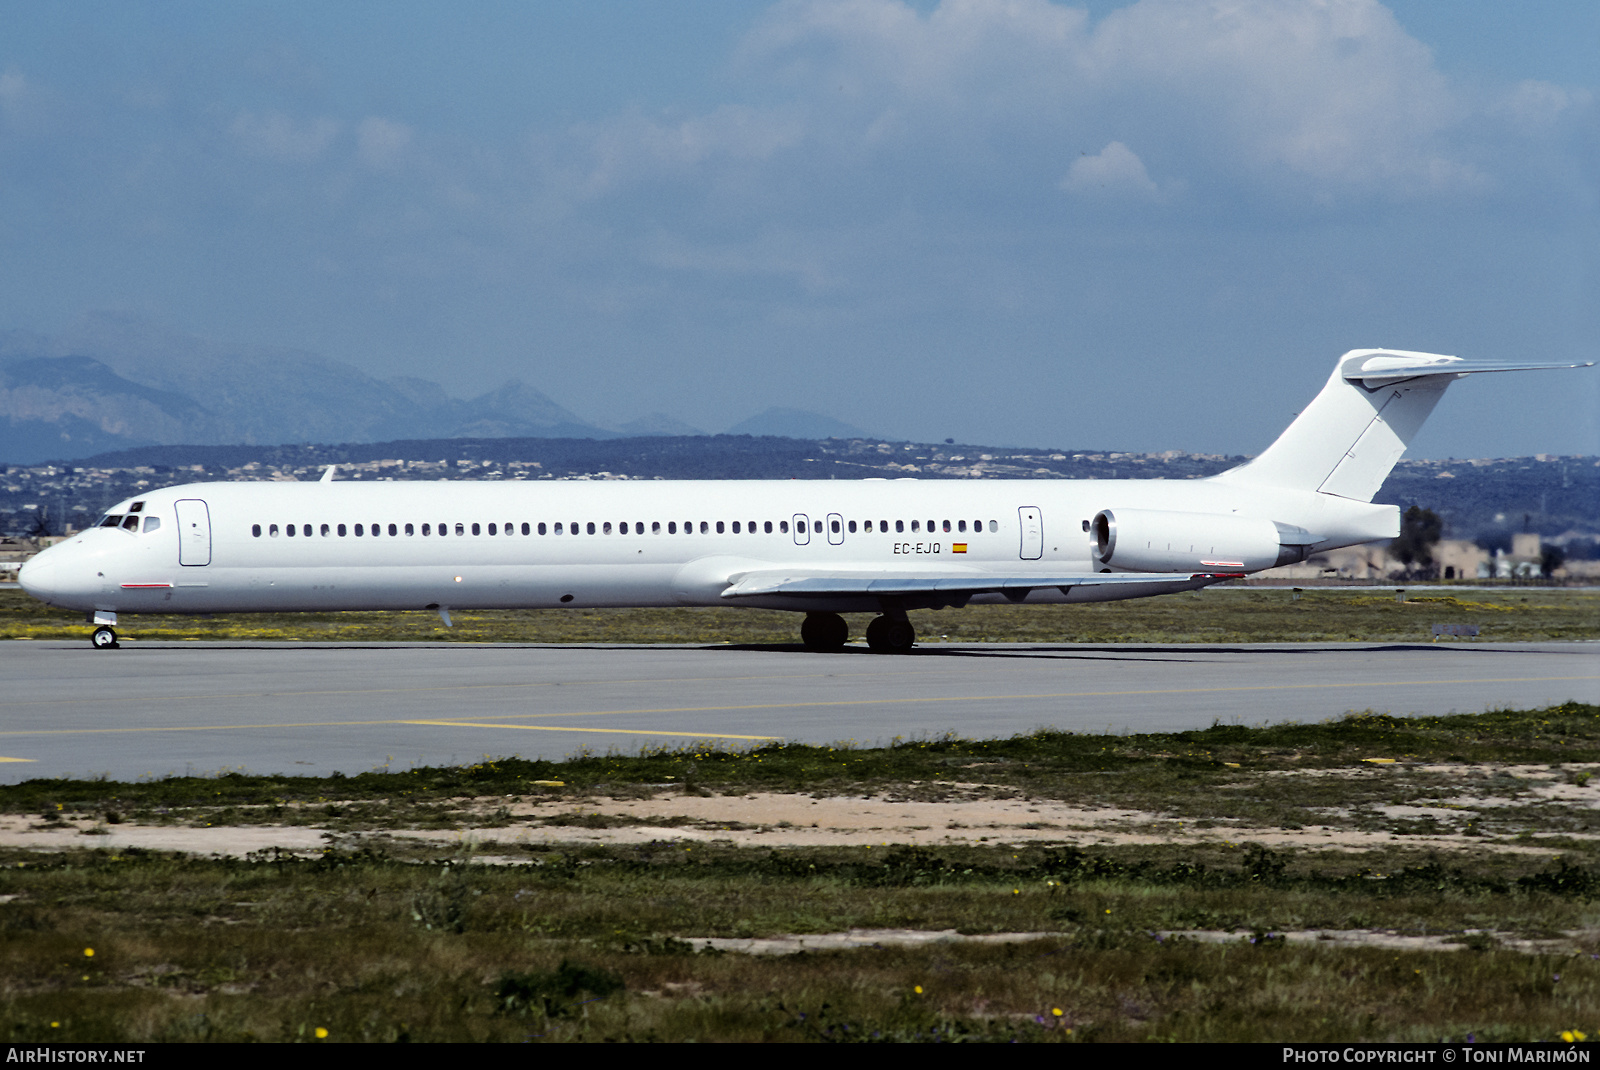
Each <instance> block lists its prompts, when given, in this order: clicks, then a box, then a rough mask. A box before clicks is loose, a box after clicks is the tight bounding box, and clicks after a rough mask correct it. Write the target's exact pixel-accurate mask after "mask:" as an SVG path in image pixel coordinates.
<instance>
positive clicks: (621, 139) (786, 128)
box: [582, 104, 803, 191]
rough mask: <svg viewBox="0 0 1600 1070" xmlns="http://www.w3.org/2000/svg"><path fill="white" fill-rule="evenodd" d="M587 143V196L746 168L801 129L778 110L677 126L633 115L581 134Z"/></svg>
mask: <svg viewBox="0 0 1600 1070" xmlns="http://www.w3.org/2000/svg"><path fill="white" fill-rule="evenodd" d="M582 133H586V134H587V135H588V137H589V143H590V148H591V151H592V153H593V157H594V159H593V164H592V166H591V167H590V169H589V174H588V183H587V184H588V186H589V188H590V190H591V191H603V190H607V189H611V188H613V187H616V186H619V185H624V184H627V183H629V182H632V181H635V180H639V179H643V178H654V177H662V176H672V177H678V176H684V175H688V174H691V173H693V172H694V171H695V170H696V169H698V168H701V167H703V166H705V165H718V166H728V165H734V166H749V165H752V164H761V163H764V162H766V161H769V160H771V159H772V158H773V157H774V156H776V155H778V154H779V153H781V152H783V151H785V150H787V149H790V148H793V147H794V146H796V145H798V144H799V143H800V141H801V139H802V136H803V126H802V124H801V123H800V121H799V120H798V118H797V117H796V116H794V115H791V114H786V113H785V112H783V111H781V110H774V109H757V108H751V107H747V106H744V105H734V104H726V105H723V106H721V107H719V108H717V109H716V110H715V111H712V112H710V113H708V114H706V115H701V116H695V117H692V118H688V119H682V120H677V121H670V122H668V121H659V120H652V119H648V118H646V117H644V116H642V115H639V114H637V113H634V114H630V115H626V116H623V117H620V118H618V119H616V120H614V121H612V122H609V123H606V124H603V125H600V126H597V127H594V128H590V129H589V130H586V131H582Z"/></svg>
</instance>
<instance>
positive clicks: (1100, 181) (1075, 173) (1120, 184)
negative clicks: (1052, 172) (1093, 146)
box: [1061, 141, 1161, 199]
mask: <svg viewBox="0 0 1600 1070" xmlns="http://www.w3.org/2000/svg"><path fill="white" fill-rule="evenodd" d="M1061 188H1062V189H1064V190H1066V191H1067V192H1068V193H1090V194H1111V195H1118V194H1123V195H1128V194H1131V195H1135V196H1139V197H1146V198H1151V199H1156V198H1159V197H1160V196H1161V191H1160V190H1159V189H1157V188H1156V184H1155V183H1154V182H1152V181H1151V180H1150V172H1148V171H1146V170H1145V166H1144V161H1143V160H1141V159H1139V157H1138V155H1137V154H1136V153H1135V152H1134V151H1133V150H1132V149H1130V148H1128V146H1126V145H1124V144H1123V143H1122V142H1120V141H1113V142H1111V144H1109V145H1107V146H1106V147H1105V148H1103V149H1101V150H1100V152H1099V153H1098V154H1097V155H1094V156H1089V155H1084V156H1080V157H1078V159H1076V160H1074V161H1073V163H1072V166H1071V167H1070V168H1068V169H1067V177H1066V178H1063V179H1062V180H1061Z"/></svg>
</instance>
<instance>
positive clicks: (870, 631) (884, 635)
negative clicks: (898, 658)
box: [867, 617, 917, 654]
mask: <svg viewBox="0 0 1600 1070" xmlns="http://www.w3.org/2000/svg"><path fill="white" fill-rule="evenodd" d="M916 641H917V630H916V629H915V628H913V627H912V626H911V622H910V621H908V620H895V619H894V618H893V617H873V618H872V623H871V624H869V625H867V646H869V647H871V648H872V649H873V650H875V651H877V652H878V653H880V654H904V653H905V652H906V651H908V650H910V649H911V648H912V646H913V645H915V644H916Z"/></svg>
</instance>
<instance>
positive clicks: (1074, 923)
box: [0, 844, 1600, 1043]
mask: <svg viewBox="0 0 1600 1070" xmlns="http://www.w3.org/2000/svg"><path fill="white" fill-rule="evenodd" d="M874 856H877V857H874ZM0 865H3V868H0V894H3V895H4V896H6V897H7V899H6V901H5V902H3V903H0V932H3V933H4V940H3V941H0V978H3V980H0V1007H3V1008H4V1011H3V1013H4V1018H3V1021H4V1023H5V1025H4V1028H5V1030H6V1039H7V1040H9V1041H12V1042H35V1041H46V1040H48V1041H67V1042H84V1041H100V1042H124V1043H126V1042H140V1041H184V1040H224V1041H240V1040H263V1041H312V1042H314V1041H315V1040H317V1039H319V1036H318V1031H319V1030H322V1031H325V1032H326V1037H325V1039H328V1040H332V1041H360V1040H366V1041H395V1040H413V1041H475V1042H476V1041H516V1040H555V1041H562V1040H597V1041H599V1040H605V1041H622V1040H633V1041H644V1040H656V1041H683V1040H733V1041H739V1040H744V1041H771V1040H778V1041H834V1042H840V1041H885V1040H896V1041H917V1040H923V1041H932V1040H955V1039H959V1040H990V1041H1007V1040H1036V1041H1067V1042H1071V1041H1089V1040H1107V1041H1115V1040H1218V1041H1265V1040H1277V1041H1334V1040H1338V1041H1353V1040H1397V1041H1413V1042H1419V1041H1420V1042H1426V1041H1438V1040H1440V1039H1454V1040H1463V1039H1465V1038H1466V1036H1467V1035H1468V1034H1474V1035H1475V1036H1476V1037H1477V1039H1479V1040H1554V1039H1555V1038H1556V1037H1557V1036H1558V1035H1559V1033H1560V1032H1561V1031H1562V1030H1564V1029H1572V1028H1579V1029H1583V1030H1585V1031H1586V1032H1590V1033H1591V1034H1592V1033H1593V1031H1594V1029H1595V1027H1596V1025H1597V1024H1600V1023H1596V1022H1595V1020H1594V1019H1595V1017H1596V1008H1597V1007H1600V962H1597V960H1596V958H1595V955H1594V952H1595V950H1596V949H1595V948H1594V947H1592V946H1589V945H1588V944H1583V945H1581V946H1579V947H1577V948H1576V949H1574V950H1572V951H1569V952H1565V953H1560V954H1533V955H1529V954H1521V953H1517V952H1514V951H1510V950H1506V949H1504V948H1503V947H1502V946H1501V942H1500V940H1499V939H1498V938H1497V937H1494V936H1483V935H1482V934H1480V933H1477V932H1476V930H1479V929H1481V928H1483V927H1484V925H1485V921H1486V919H1493V920H1495V921H1496V922H1498V924H1499V929H1501V930H1503V929H1504V928H1505V927H1506V926H1508V925H1509V926H1511V927H1513V928H1514V929H1516V930H1517V931H1523V932H1536V933H1550V932H1558V931H1567V930H1571V929H1574V928H1582V927H1584V926H1586V925H1587V926H1590V927H1592V924H1593V919H1594V915H1593V910H1594V907H1593V901H1592V899H1593V894H1594V892H1595V889H1596V874H1595V873H1594V872H1592V871H1590V870H1581V871H1580V870H1574V869H1572V868H1571V867H1566V868H1563V867H1562V866H1561V865H1560V864H1551V863H1549V862H1548V861H1543V860H1541V861H1538V862H1530V863H1525V864H1523V865H1522V866H1521V867H1520V870H1519V869H1518V868H1517V867H1516V866H1515V865H1514V864H1511V863H1501V864H1500V867H1499V869H1496V868H1495V867H1490V868H1489V870H1488V871H1486V870H1485V869H1484V868H1483V867H1480V866H1478V865H1475V864H1474V865H1471V866H1450V865H1443V864H1440V863H1438V862H1431V863H1430V862H1425V861H1424V862H1419V863H1418V864H1415V865H1411V866H1409V867H1406V868H1401V869H1397V870H1393V871H1390V872H1388V873H1384V874H1378V873H1375V872H1373V871H1372V870H1370V869H1360V868H1357V867H1356V866H1355V865H1353V864H1352V863H1351V862H1350V860H1348V859H1342V858H1337V857H1326V856H1301V855H1295V854H1274V853H1272V852H1268V851H1265V850H1264V849H1260V848H1253V849H1252V848H1242V849H1239V850H1236V851H1233V852H1231V857H1217V858H1196V857H1192V856H1186V855H1184V854H1183V853H1182V852H1174V851H1172V850H1166V851H1147V852H1121V853H1112V854H1103V855H1089V854H1084V853H1081V852H1076V851H1071V850H1058V849H1048V848H1032V849H1025V850H1013V849H1009V848H985V849H977V848H970V849H960V850H952V851H927V850H921V851H918V850H899V851H876V852H873V851H866V850H862V849H850V850H846V849H833V850H812V851H751V850H744V851H739V850H733V849H720V850H719V849H717V848H709V849H703V850H695V851H693V852H686V851H684V850H683V849H682V848H681V847H679V846H676V845H667V844H654V845H644V846H639V847H630V848H587V849H583V850H579V851H569V852H563V851H550V850H541V851H534V852H530V853H529V857H528V861H527V863H526V864H524V865H514V866H480V865H472V864H470V863H468V862H464V861H463V860H462V859H460V858H448V857H447V858H434V859H424V860H417V861H402V860H399V859H394V858H389V857H385V856H383V855H381V854H378V853H374V852H371V851H358V852H353V853H341V852H336V851H330V852H328V853H326V854H325V855H324V856H323V857H321V858H317V859H312V860H295V859H289V858H287V857H283V856H279V857H276V858H270V859H269V858H257V859H254V860H249V861H240V860H217V859H211V860H204V859H194V858H182V857H176V856H170V855H164V854H158V853H146V852H122V853H111V852H104V851H83V852H73V853H70V854H63V855H56V856H48V857H41V856H38V855H23V854H21V853H17V852H11V853H8V854H5V855H4V856H3V858H0ZM851 927H866V928H884V927H912V928H922V929H935V930H937V929H946V928H956V929H960V930H962V931H965V932H970V933H988V932H1024V933H1034V934H1038V935H1037V937H1036V938H1035V939H1032V940H1030V941H1028V942H1024V943H1013V944H1001V945H992V944H990V945H986V944H975V943H947V944H940V945H935V946H930V947H922V948H914V949H912V948H898V947H893V946H885V947H878V948H861V949H857V950H851V951H841V952H822V953H805V954H800V955H795V956H788V957H777V958H774V957H758V956H747V955H741V954H731V953H728V954H706V953H702V952H699V951H697V950H696V945H695V944H694V943H693V940H694V938H696V937H705V936H713V935H729V936H760V935H769V934H779V933H809V932H832V931H838V930H841V929H846V928H851ZM1319 927H1325V928H1329V929H1350V928H1369V927H1371V928H1385V929H1393V930H1397V931H1402V932H1410V933H1421V932H1429V933H1459V934H1461V939H1462V940H1463V946H1464V947H1467V948H1468V949H1467V950H1462V951H1457V952H1432V951H1430V952H1396V951H1392V950H1385V949H1381V948H1350V947H1327V948H1324V947H1318V946H1314V945H1294V946H1285V944H1284V942H1283V941H1282V940H1281V939H1277V938H1276V937H1275V934H1276V933H1277V932H1279V931H1281V930H1283V929H1304V928H1319ZM1491 927H1494V926H1491ZM1193 928H1209V929H1228V930H1233V931H1234V932H1235V933H1237V937H1238V938H1237V939H1234V940H1229V941H1228V942H1226V943H1222V944H1203V943H1198V942H1195V941H1193V940H1188V939H1182V938H1179V939H1173V938H1171V937H1165V936H1163V935H1161V934H1162V933H1163V932H1164V931H1167V930H1171V929H1193ZM1474 936H1477V937H1478V939H1477V940H1476V942H1475V943H1474V942H1472V941H1473V937H1474ZM91 951H92V955H91V954H89V952H91Z"/></svg>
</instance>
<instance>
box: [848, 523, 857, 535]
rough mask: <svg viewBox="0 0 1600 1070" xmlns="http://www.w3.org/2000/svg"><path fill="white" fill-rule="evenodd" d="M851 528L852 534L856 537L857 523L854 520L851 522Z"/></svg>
mask: <svg viewBox="0 0 1600 1070" xmlns="http://www.w3.org/2000/svg"><path fill="white" fill-rule="evenodd" d="M849 527H850V534H852V535H854V534H855V531H856V522H855V521H854V520H852V521H850V524H849Z"/></svg>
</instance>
